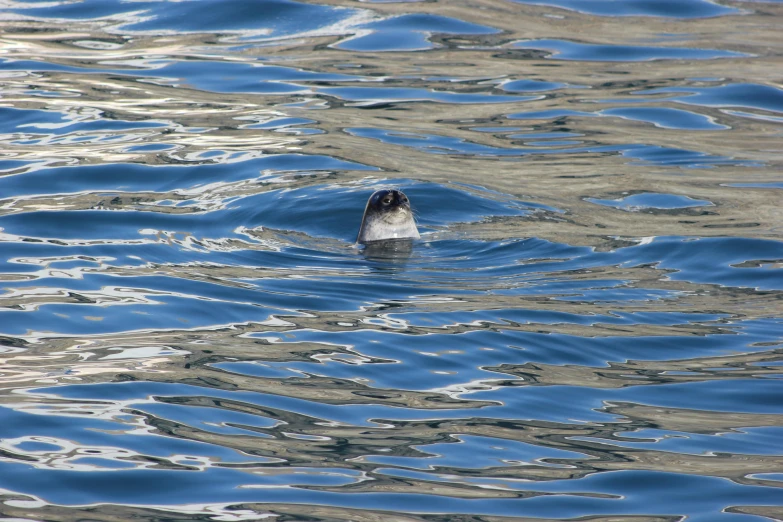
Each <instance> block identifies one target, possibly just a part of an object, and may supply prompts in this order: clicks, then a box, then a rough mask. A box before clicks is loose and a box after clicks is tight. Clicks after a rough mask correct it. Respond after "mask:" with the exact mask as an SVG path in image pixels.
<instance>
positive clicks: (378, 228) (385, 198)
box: [356, 189, 419, 243]
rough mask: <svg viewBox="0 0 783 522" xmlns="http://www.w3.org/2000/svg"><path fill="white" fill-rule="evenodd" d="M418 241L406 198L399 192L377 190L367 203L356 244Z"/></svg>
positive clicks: (409, 205) (417, 232)
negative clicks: (385, 241)
mask: <svg viewBox="0 0 783 522" xmlns="http://www.w3.org/2000/svg"><path fill="white" fill-rule="evenodd" d="M389 239H419V231H418V230H417V229H416V222H415V221H414V220H413V212H412V211H411V204H410V201H408V197H407V196H406V195H405V194H403V193H402V192H401V191H399V190H390V189H385V190H378V191H376V192H375V193H374V194H373V195H372V196H370V199H369V200H368V201H367V207H365V209H364V217H363V218H362V226H361V227H360V228H359V237H357V238H356V241H357V242H358V243H370V242H372V241H384V240H389Z"/></svg>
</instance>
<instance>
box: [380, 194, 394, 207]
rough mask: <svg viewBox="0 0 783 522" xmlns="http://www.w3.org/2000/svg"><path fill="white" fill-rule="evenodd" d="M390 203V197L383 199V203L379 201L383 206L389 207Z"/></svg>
mask: <svg viewBox="0 0 783 522" xmlns="http://www.w3.org/2000/svg"><path fill="white" fill-rule="evenodd" d="M391 202H392V198H391V196H386V197H385V198H383V201H381V203H383V204H384V205H385V206H388V205H391Z"/></svg>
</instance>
